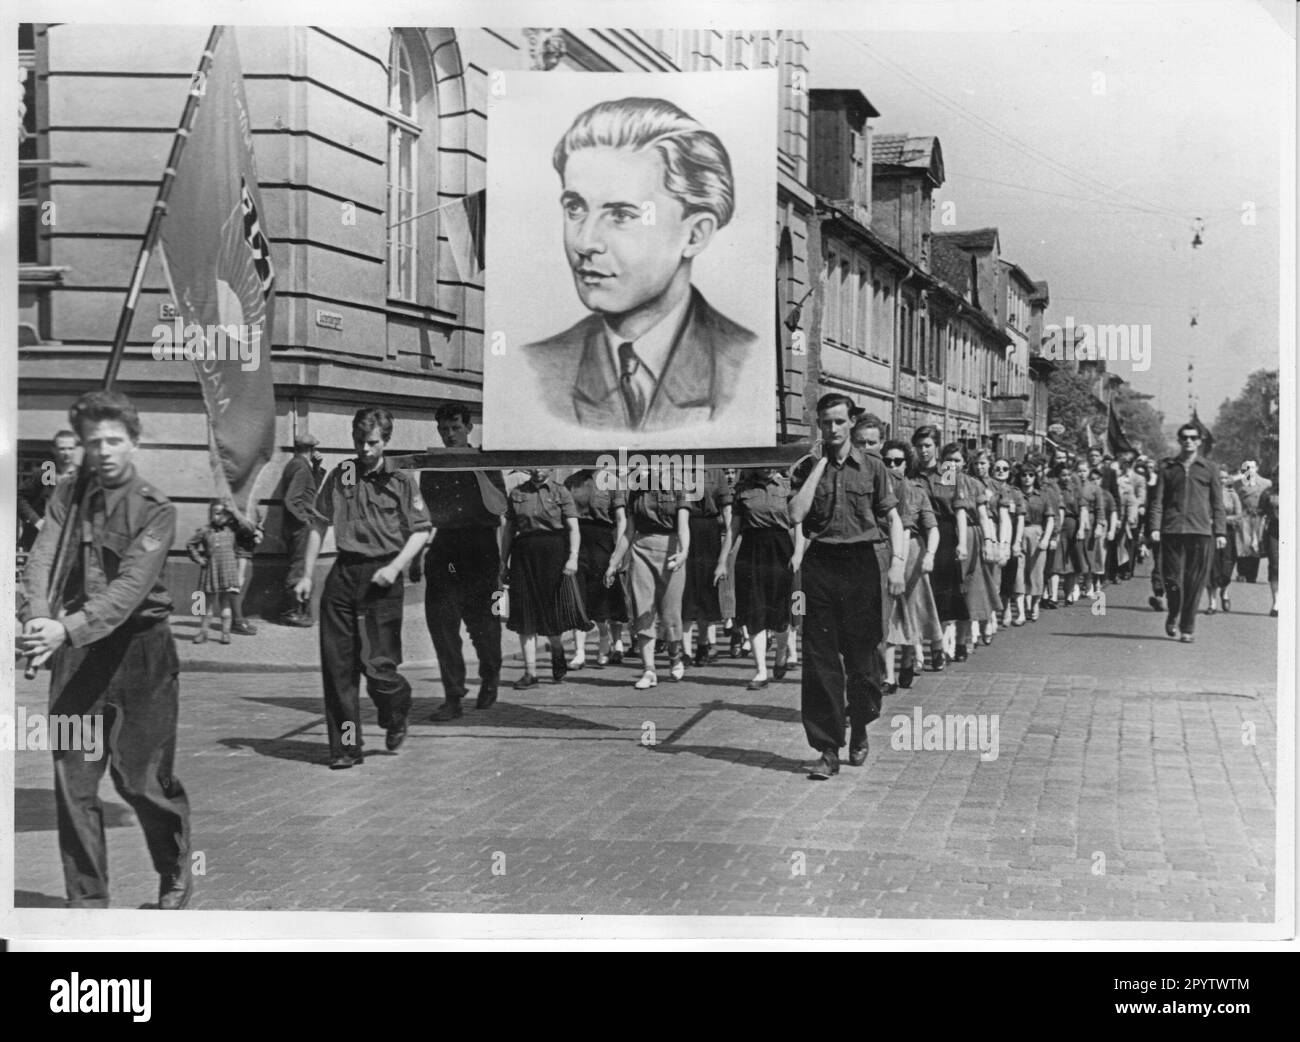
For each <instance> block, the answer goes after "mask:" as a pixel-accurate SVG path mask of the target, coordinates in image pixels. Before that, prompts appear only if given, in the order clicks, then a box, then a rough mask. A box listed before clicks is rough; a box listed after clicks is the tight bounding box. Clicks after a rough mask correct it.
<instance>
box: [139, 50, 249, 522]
mask: <svg viewBox="0 0 1300 1042" xmlns="http://www.w3.org/2000/svg"><path fill="white" fill-rule="evenodd" d="M193 89H194V90H196V91H198V92H199V94H200V97H199V105H198V113H197V115H196V116H195V119H194V125H193V129H192V131H191V133H190V137H189V141H188V144H187V145H186V148H185V152H184V154H183V156H182V158H181V161H180V164H179V166H178V168H177V170H176V183H175V186H174V188H173V191H172V196H171V200H170V203H169V206H168V209H167V213H166V216H165V217H164V218H163V222H162V230H161V233H160V238H159V246H160V252H161V256H162V261H163V268H164V270H165V272H166V275H167V282H168V284H169V285H170V287H171V291H172V297H173V299H174V300H175V302H176V308H177V310H178V312H179V313H180V321H178V322H177V323H175V328H176V332H177V333H178V334H180V333H182V332H183V335H184V344H183V345H182V344H179V343H175V344H174V351H175V354H173V355H171V356H170V357H172V358H186V359H189V360H190V361H192V362H193V363H194V366H195V369H196V371H197V373H198V377H199V385H200V386H201V388H202V390H203V404H204V407H205V408H206V410H207V414H208V425H209V433H210V445H211V446H212V449H213V455H214V457H215V458H214V461H213V463H214V465H213V471H214V473H215V475H216V476H217V481H218V491H219V492H224V491H225V489H223V488H221V487H220V486H221V485H222V484H223V483H224V484H225V485H226V486H227V487H228V489H229V492H230V494H231V495H232V497H233V498H234V501H235V503H236V505H238V506H239V508H240V509H241V510H245V511H247V510H248V507H249V502H248V501H249V498H250V496H251V495H252V493H253V487H254V485H255V483H256V481H257V477H258V475H259V474H260V473H261V471H262V468H263V467H264V466H265V465H266V463H267V462H269V461H270V459H271V456H272V454H273V453H274V451H275V388H274V385H273V382H272V373H271V331H272V329H273V326H274V323H273V314H274V300H275V297H274V290H275V271H274V269H273V267H272V265H271V247H270V244H269V243H268V242H267V239H266V235H265V233H264V231H263V229H262V224H261V215H262V214H263V213H264V211H263V209H262V198H261V193H260V192H259V191H258V187H257V168H256V165H255V164H254V161H253V137H252V130H251V121H250V119H249V114H248V102H247V100H246V99H245V97H244V81H243V75H242V73H241V72H240V67H239V51H238V49H237V48H236V45H235V37H234V34H233V33H232V32H231V31H230V30H229V29H225V30H224V31H222V32H221V34H220V35H219V36H218V38H217V42H216V44H215V45H214V53H213V56H212V62H211V66H210V68H209V71H208V75H207V77H206V78H201V79H198V80H196V82H195V85H194V88H193ZM182 348H183V350H182ZM155 357H157V356H156V355H155Z"/></svg>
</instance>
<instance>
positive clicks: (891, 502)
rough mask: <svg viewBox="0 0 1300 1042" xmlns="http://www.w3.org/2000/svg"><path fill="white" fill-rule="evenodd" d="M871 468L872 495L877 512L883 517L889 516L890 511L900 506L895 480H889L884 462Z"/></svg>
mask: <svg viewBox="0 0 1300 1042" xmlns="http://www.w3.org/2000/svg"><path fill="white" fill-rule="evenodd" d="M873 463H874V461H873ZM871 470H872V474H871V496H872V499H874V500H875V502H876V512H877V513H878V514H879V515H880V516H881V517H884V518H888V516H889V512H890V511H891V510H893V509H894V508H895V507H897V506H898V496H896V495H895V494H894V486H893V482H891V481H890V480H889V474H888V473H887V472H886V470H885V465H884V464H883V463H882V464H878V465H875V466H873V467H872V468H871Z"/></svg>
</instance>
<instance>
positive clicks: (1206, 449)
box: [1190, 409, 1214, 456]
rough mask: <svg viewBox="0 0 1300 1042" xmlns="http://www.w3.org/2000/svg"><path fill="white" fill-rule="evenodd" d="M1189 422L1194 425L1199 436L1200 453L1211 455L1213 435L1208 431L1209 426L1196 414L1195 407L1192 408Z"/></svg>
mask: <svg viewBox="0 0 1300 1042" xmlns="http://www.w3.org/2000/svg"><path fill="white" fill-rule="evenodd" d="M1190 422H1191V423H1194V424H1195V425H1196V430H1197V432H1198V433H1199V434H1200V436H1201V455H1202V456H1209V455H1211V454H1212V453H1213V452H1214V435H1213V434H1211V433H1210V428H1209V427H1207V426H1205V424H1203V423H1202V422H1201V418H1200V417H1199V416H1197V415H1196V410H1195V409H1192V418H1191V421H1190Z"/></svg>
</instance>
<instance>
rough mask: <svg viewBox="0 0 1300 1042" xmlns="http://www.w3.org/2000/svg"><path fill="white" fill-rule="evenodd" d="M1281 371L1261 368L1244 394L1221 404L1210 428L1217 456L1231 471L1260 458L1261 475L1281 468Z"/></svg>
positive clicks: (1247, 384) (1251, 376)
mask: <svg viewBox="0 0 1300 1042" xmlns="http://www.w3.org/2000/svg"><path fill="white" fill-rule="evenodd" d="M1278 404H1279V392H1278V370H1276V369H1258V370H1256V371H1255V372H1253V373H1251V374H1250V377H1249V378H1248V379H1247V380H1246V386H1245V387H1243V388H1242V390H1241V393H1240V394H1239V395H1237V397H1236V398H1233V399H1231V400H1229V399H1226V398H1225V399H1224V401H1223V404H1222V405H1220V406H1219V416H1218V419H1216V420H1215V421H1214V425H1213V427H1211V428H1210V430H1211V433H1213V435H1214V459H1215V460H1217V461H1218V462H1219V463H1221V464H1223V465H1224V466H1226V467H1228V469H1229V470H1235V469H1236V468H1237V467H1239V466H1240V465H1241V461H1242V460H1247V459H1253V460H1258V461H1259V472H1260V473H1261V474H1272V473H1273V472H1274V471H1276V470H1277V465H1278V457H1279V448H1280V446H1279V441H1278V437H1279V435H1278V422H1279V421H1278Z"/></svg>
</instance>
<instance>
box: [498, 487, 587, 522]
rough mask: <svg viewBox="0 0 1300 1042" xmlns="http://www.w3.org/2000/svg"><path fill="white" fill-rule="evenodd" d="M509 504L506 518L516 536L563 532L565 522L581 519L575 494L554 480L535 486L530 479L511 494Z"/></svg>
mask: <svg viewBox="0 0 1300 1042" xmlns="http://www.w3.org/2000/svg"><path fill="white" fill-rule="evenodd" d="M507 504H508V505H507V506H506V517H507V518H509V520H510V527H511V530H512V531H513V532H514V534H515V535H516V536H521V535H531V534H532V533H534V532H558V531H561V530H563V528H564V523H565V521H567V520H568V519H569V518H571V517H572V518H576V517H577V516H578V508H577V506H576V505H575V504H574V502H573V493H572V492H570V491H569V490H568V489H567V488H565V487H564V486H563V485H561V484H560V483H559V482H558V481H554V480H551V479H547V480H546V481H543V482H542V483H541V484H540V485H534V484H533V482H532V479H531V478H530V479H529V480H528V481H525V482H524V483H523V484H522V485H517V486H515V487H514V488H512V489H511V490H510V495H509V496H508V497H507Z"/></svg>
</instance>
